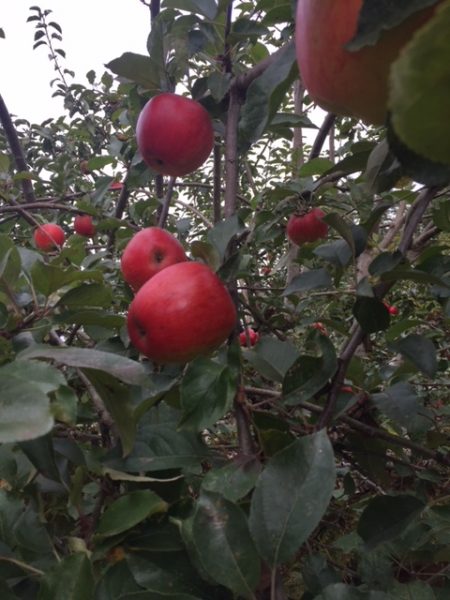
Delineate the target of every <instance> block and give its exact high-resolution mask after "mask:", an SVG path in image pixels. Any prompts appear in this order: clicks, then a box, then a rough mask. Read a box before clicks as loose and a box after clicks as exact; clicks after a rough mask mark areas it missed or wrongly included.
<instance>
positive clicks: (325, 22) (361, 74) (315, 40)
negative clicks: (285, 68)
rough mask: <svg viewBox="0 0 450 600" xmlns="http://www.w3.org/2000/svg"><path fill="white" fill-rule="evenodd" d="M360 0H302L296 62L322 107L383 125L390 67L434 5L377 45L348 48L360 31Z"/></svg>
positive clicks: (298, 21)
mask: <svg viewBox="0 0 450 600" xmlns="http://www.w3.org/2000/svg"><path fill="white" fill-rule="evenodd" d="M362 4H363V0H298V3H297V16H296V26H295V43H296V52H297V61H298V65H299V69H300V76H301V79H302V81H303V83H304V85H305V87H306V89H307V90H308V93H309V95H310V96H311V98H312V99H313V100H314V101H315V102H316V103H317V104H318V105H319V106H321V107H322V108H324V109H325V110H329V111H331V112H334V113H337V114H343V115H353V116H355V117H358V118H361V119H364V120H365V121H367V122H370V123H376V124H382V123H384V121H385V118H386V110H387V109H386V105H387V100H388V80H389V70H390V66H391V64H392V62H393V61H394V60H395V59H396V58H397V56H398V55H399V53H400V51H401V49H402V48H403V46H404V45H405V44H406V43H407V42H408V41H409V40H410V39H411V37H412V36H413V34H414V32H415V31H416V30H417V29H418V28H419V27H420V26H421V25H423V24H424V23H425V21H427V20H428V19H429V18H430V16H431V15H432V14H433V11H434V9H435V6H432V7H429V8H426V9H422V10H419V11H418V12H415V13H414V14H413V15H411V16H410V17H409V18H407V19H406V20H405V21H403V23H401V24H399V25H397V26H396V27H394V28H392V29H389V30H387V31H384V32H383V33H382V35H381V37H380V39H379V40H378V42H377V43H376V44H375V45H374V46H365V47H363V48H361V49H360V50H358V51H356V52H350V51H349V50H347V49H346V48H345V45H346V44H347V43H348V42H349V41H350V40H351V39H352V38H353V36H354V35H355V33H356V29H357V24H358V16H359V12H360V9H361V6H362Z"/></svg>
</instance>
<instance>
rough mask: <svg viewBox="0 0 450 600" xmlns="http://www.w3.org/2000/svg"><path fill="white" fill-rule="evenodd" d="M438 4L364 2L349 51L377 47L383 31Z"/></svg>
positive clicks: (433, 0)
mask: <svg viewBox="0 0 450 600" xmlns="http://www.w3.org/2000/svg"><path fill="white" fill-rule="evenodd" d="M437 2H438V0H395V2H380V1H379V0H364V2H363V3H362V7H361V12H360V14H359V18H358V28H357V31H356V35H355V36H354V37H353V39H352V40H351V41H350V43H348V44H347V46H346V47H347V49H348V50H351V51H356V50H360V49H361V48H363V47H364V46H373V45H375V44H376V42H377V41H378V40H379V38H380V35H381V34H382V33H383V31H386V30H389V29H392V28H393V27H396V26H397V25H399V24H400V23H403V21H404V20H405V19H407V18H408V17H409V16H411V15H412V14H414V13H415V12H417V11H419V10H422V9H424V8H426V7H427V6H432V5H433V4H436V3H437Z"/></svg>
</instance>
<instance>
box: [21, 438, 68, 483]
mask: <svg viewBox="0 0 450 600" xmlns="http://www.w3.org/2000/svg"><path fill="white" fill-rule="evenodd" d="M19 446H20V449H21V450H22V452H23V453H24V454H25V455H26V456H27V458H28V460H29V461H30V462H31V463H32V464H33V466H35V467H36V469H37V470H38V471H39V472H40V473H42V474H43V475H45V477H48V478H49V479H53V480H55V481H60V480H61V476H60V473H59V470H58V467H57V465H56V460H55V452H54V450H53V443H52V437H51V436H50V435H43V436H41V437H39V438H36V439H34V440H28V441H26V442H21V443H20V444H19Z"/></svg>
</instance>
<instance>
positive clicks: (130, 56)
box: [106, 52, 160, 90]
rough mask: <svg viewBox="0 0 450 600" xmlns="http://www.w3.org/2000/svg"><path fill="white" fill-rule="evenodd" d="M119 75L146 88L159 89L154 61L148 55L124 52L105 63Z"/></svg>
mask: <svg viewBox="0 0 450 600" xmlns="http://www.w3.org/2000/svg"><path fill="white" fill-rule="evenodd" d="M106 67H107V68H108V69H110V70H111V71H112V72H113V73H115V74H116V75H119V77H125V78H126V79H129V80H130V81H134V82H135V83H139V84H140V85H142V86H144V87H145V88H146V89H148V90H159V88H160V79H159V74H158V71H157V69H156V68H155V65H154V62H153V61H152V59H151V58H150V57H149V56H144V55H142V54H136V53H134V52H125V53H124V54H122V56H120V57H119V58H116V59H114V60H112V61H111V62H109V63H107V64H106Z"/></svg>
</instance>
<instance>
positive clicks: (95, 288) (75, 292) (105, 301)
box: [58, 283, 113, 308]
mask: <svg viewBox="0 0 450 600" xmlns="http://www.w3.org/2000/svg"><path fill="white" fill-rule="evenodd" d="M112 299H113V293H112V289H111V288H109V287H107V286H105V285H102V284H100V283H91V284H89V283H85V284H81V285H79V286H77V287H75V288H72V289H71V290H69V291H68V292H66V293H65V294H64V295H63V296H62V297H61V299H60V300H59V302H58V304H59V305H63V306H67V307H68V308H77V307H79V308H87V307H91V306H98V307H103V308H107V307H109V306H110V305H111V304H112Z"/></svg>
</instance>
